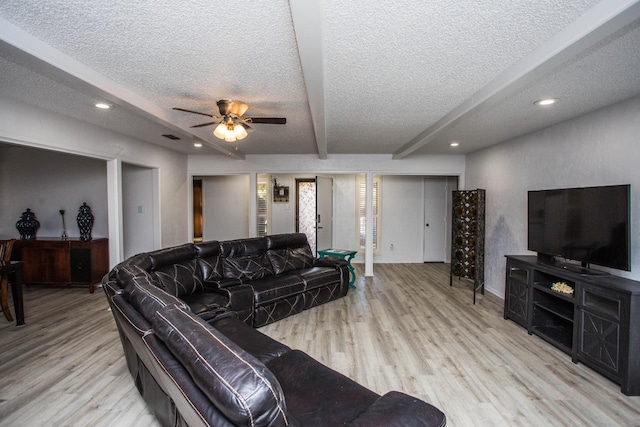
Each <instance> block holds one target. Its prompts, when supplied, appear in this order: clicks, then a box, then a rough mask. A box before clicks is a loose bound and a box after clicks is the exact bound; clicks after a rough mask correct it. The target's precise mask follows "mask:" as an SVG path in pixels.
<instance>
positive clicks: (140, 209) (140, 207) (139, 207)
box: [138, 205, 144, 213]
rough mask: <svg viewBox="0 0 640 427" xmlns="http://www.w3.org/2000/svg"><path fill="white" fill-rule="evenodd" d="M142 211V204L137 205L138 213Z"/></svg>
mask: <svg viewBox="0 0 640 427" xmlns="http://www.w3.org/2000/svg"><path fill="white" fill-rule="evenodd" d="M143 212H144V208H143V207H142V205H138V213H143Z"/></svg>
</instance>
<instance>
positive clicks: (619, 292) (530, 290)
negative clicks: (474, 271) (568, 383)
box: [504, 255, 640, 396]
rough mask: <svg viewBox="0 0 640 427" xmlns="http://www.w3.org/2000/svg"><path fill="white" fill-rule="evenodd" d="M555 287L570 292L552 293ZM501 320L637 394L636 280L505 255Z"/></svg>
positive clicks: (639, 287)
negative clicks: (565, 287)
mask: <svg viewBox="0 0 640 427" xmlns="http://www.w3.org/2000/svg"><path fill="white" fill-rule="evenodd" d="M554 283H564V284H566V285H567V286H570V287H571V288H573V290H574V291H573V294H572V295H571V294H563V293H560V292H557V291H554V290H552V289H551V286H552V285H553V284H554ZM504 318H505V319H511V320H513V321H514V322H516V323H518V324H520V325H521V326H523V327H525V328H526V329H527V331H528V332H529V334H535V335H537V336H539V337H540V338H542V339H544V340H545V341H547V342H549V343H550V344H552V345H554V346H556V347H558V348H559V349H561V350H562V351H564V352H566V353H567V354H569V355H570V356H571V360H572V361H573V362H574V363H578V362H582V363H584V364H585V365H587V366H589V367H590V368H592V369H594V370H595V371H597V372H599V373H601V374H602V375H604V376H606V377H607V378H609V379H611V380H612V381H614V382H616V383H617V384H620V386H621V389H622V392H623V393H624V394H626V395H629V396H638V395H640V351H638V349H640V282H638V281H635V280H630V279H625V278H622V277H618V276H614V275H610V274H604V275H590V274H580V273H578V272H575V271H572V270H570V269H565V268H561V267H558V266H553V265H548V264H547V263H541V262H540V260H539V259H538V257H536V256H534V255H507V272H506V283H505V298H504Z"/></svg>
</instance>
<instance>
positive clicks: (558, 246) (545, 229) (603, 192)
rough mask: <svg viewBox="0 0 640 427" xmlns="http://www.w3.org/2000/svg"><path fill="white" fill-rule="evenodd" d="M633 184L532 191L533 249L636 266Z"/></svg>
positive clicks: (620, 266) (626, 267)
mask: <svg viewBox="0 0 640 427" xmlns="http://www.w3.org/2000/svg"><path fill="white" fill-rule="evenodd" d="M630 193H631V188H630V186H629V185H613V186H603V187H586V188H567V189H558V190H541V191H529V194H528V210H529V212H528V249H529V250H531V251H535V252H538V253H539V254H545V255H550V256H559V257H562V258H566V259H570V260H575V261H580V262H582V264H583V266H588V264H597V265H601V266H605V267H611V268H616V269H620V270H627V271H629V270H630V269H631V265H630V264H631V262H630V258H631V256H630V252H631V250H630V213H629V212H630V210H629V209H630Z"/></svg>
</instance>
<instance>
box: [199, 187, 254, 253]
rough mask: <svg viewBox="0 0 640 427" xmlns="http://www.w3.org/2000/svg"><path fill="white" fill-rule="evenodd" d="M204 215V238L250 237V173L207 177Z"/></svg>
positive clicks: (205, 239) (203, 199)
mask: <svg viewBox="0 0 640 427" xmlns="http://www.w3.org/2000/svg"><path fill="white" fill-rule="evenodd" d="M202 214H203V221H204V224H203V225H204V228H203V232H202V238H203V240H204V241H207V240H231V239H242V238H245V237H249V176H248V175H225V176H208V177H203V178H202Z"/></svg>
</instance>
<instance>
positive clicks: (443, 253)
mask: <svg viewBox="0 0 640 427" xmlns="http://www.w3.org/2000/svg"><path fill="white" fill-rule="evenodd" d="M456 189H457V179H456V178H455V177H437V176H435V177H424V246H423V258H424V262H446V261H447V255H448V253H449V248H450V247H451V246H450V245H451V236H450V235H451V226H450V218H451V191H452V190H456Z"/></svg>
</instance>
